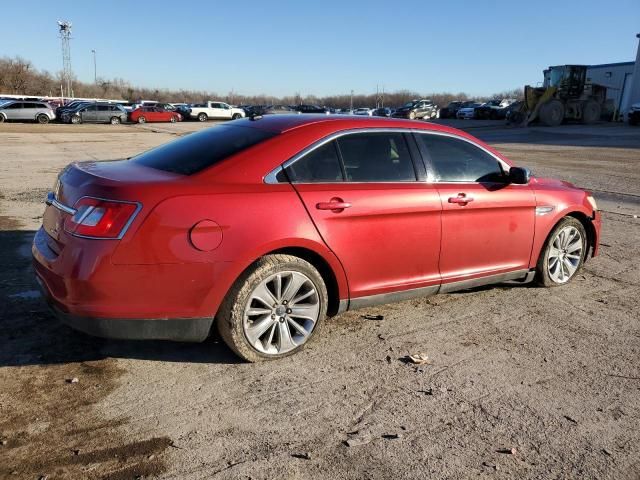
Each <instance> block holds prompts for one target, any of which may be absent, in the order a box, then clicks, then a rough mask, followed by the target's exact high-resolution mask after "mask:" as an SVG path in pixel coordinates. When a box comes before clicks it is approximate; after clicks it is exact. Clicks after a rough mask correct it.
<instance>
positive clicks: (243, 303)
mask: <svg viewBox="0 0 640 480" xmlns="http://www.w3.org/2000/svg"><path fill="white" fill-rule="evenodd" d="M327 304H328V295H327V288H326V286H325V284H324V281H323V279H322V276H321V275H320V273H318V271H317V270H316V269H315V267H314V266H313V265H311V264H310V263H309V262H307V261H305V260H303V259H301V258H298V257H294V256H291V255H266V256H264V257H262V258H260V259H259V260H257V261H256V262H255V263H254V264H253V265H251V267H249V268H248V269H247V270H246V271H245V272H244V273H243V274H242V275H241V276H240V278H239V279H238V280H237V281H236V282H235V284H234V285H233V287H231V290H230V292H229V293H228V294H227V296H226V297H225V300H224V302H223V304H222V305H221V307H220V311H219V312H218V315H217V319H216V323H217V326H218V331H219V332H220V336H221V337H222V339H223V340H224V341H225V343H226V344H227V345H228V346H229V348H231V349H232V350H233V351H234V352H235V353H236V354H237V355H239V356H240V357H242V358H243V359H245V360H247V361H249V362H260V361H265V360H273V359H277V358H282V357H286V356H288V355H292V354H294V353H297V352H299V351H300V350H302V348H304V346H305V345H306V344H307V343H308V342H309V340H310V339H311V338H312V337H313V335H314V334H315V333H316V331H317V330H318V328H319V327H320V324H321V323H322V321H324V318H325V316H326V313H327Z"/></svg>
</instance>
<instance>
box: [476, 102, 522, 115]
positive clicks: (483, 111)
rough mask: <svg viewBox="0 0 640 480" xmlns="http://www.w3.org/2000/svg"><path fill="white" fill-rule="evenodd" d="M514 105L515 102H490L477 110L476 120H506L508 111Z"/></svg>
mask: <svg viewBox="0 0 640 480" xmlns="http://www.w3.org/2000/svg"><path fill="white" fill-rule="evenodd" d="M513 103H514V102H513V100H510V101H506V100H501V99H496V100H490V101H488V102H487V103H485V104H483V105H480V106H479V107H477V108H476V110H475V118H478V119H482V120H487V119H488V120H504V119H505V118H506V116H507V110H508V109H509V107H510V106H511V104H513Z"/></svg>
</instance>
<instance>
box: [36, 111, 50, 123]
mask: <svg viewBox="0 0 640 480" xmlns="http://www.w3.org/2000/svg"><path fill="white" fill-rule="evenodd" d="M36 120H37V121H38V123H41V124H43V125H44V124H46V123H49V117H47V116H46V115H45V114H44V113H41V114H40V115H38V116H37V117H36Z"/></svg>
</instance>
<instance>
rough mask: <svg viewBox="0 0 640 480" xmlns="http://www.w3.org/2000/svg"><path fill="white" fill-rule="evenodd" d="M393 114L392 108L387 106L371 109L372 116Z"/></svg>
mask: <svg viewBox="0 0 640 480" xmlns="http://www.w3.org/2000/svg"><path fill="white" fill-rule="evenodd" d="M392 114H393V110H391V109H390V108H388V107H383V108H376V109H375V110H374V111H373V116H374V117H390V116H391V115H392Z"/></svg>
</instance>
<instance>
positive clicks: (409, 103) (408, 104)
mask: <svg viewBox="0 0 640 480" xmlns="http://www.w3.org/2000/svg"><path fill="white" fill-rule="evenodd" d="M416 103H418V102H413V101H411V102H407V103H405V104H404V105H403V106H404V107H413V106H414V105H415V104H416Z"/></svg>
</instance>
